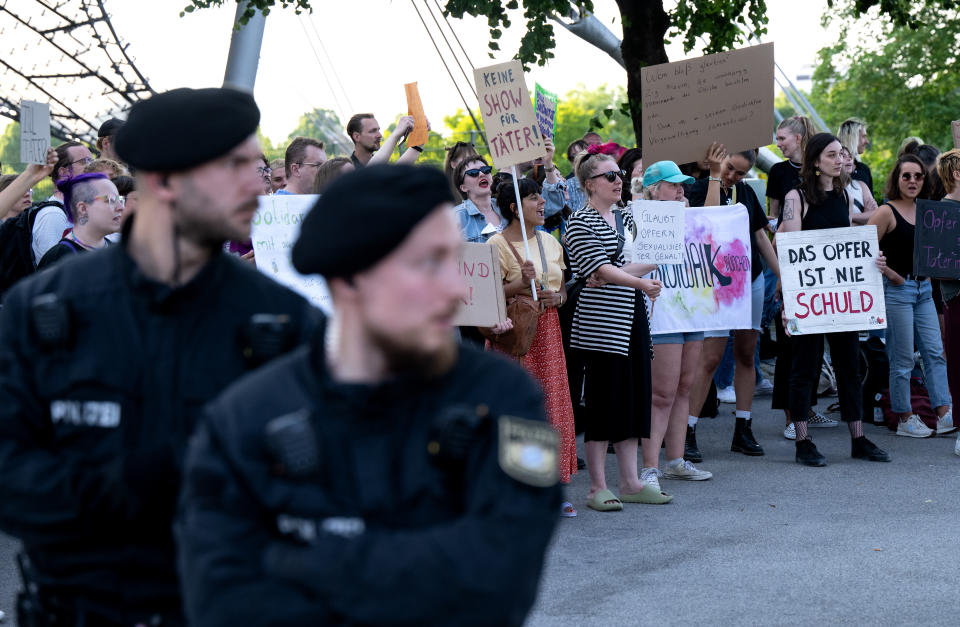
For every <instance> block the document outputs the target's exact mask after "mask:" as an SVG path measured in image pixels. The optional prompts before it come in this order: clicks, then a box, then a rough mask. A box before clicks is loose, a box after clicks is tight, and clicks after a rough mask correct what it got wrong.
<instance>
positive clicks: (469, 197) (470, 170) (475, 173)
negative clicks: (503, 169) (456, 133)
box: [453, 155, 506, 244]
mask: <svg viewBox="0 0 960 627" xmlns="http://www.w3.org/2000/svg"><path fill="white" fill-rule="evenodd" d="M453 172H454V174H453V180H454V183H456V186H457V190H458V191H459V193H460V197H461V198H463V202H462V203H460V204H459V205H457V206H456V207H454V208H453V211H454V214H455V215H456V216H457V220H458V221H459V223H460V230H461V231H462V232H463V239H465V240H466V241H468V242H479V243H481V244H482V243H484V242H486V241H487V240H488V239H490V236H492V235H493V234H494V233H499V232H500V231H502V230H503V227H504V226H506V225H505V223H504V221H503V216H502V215H501V214H500V210H499V209H498V208H497V203H496V202H494V200H493V190H492V186H491V183H492V180H493V177H492V176H491V175H490V173H491V172H493V168H491V167H490V166H489V165H487V161H486V159H484V158H483V157H481V156H479V155H476V156H473V157H469V158H467V159H466V160H464V161H462V162H461V163H460V165H458V166H457V167H456V169H455V170H454V171H453Z"/></svg>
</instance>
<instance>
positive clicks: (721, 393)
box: [717, 385, 737, 405]
mask: <svg viewBox="0 0 960 627" xmlns="http://www.w3.org/2000/svg"><path fill="white" fill-rule="evenodd" d="M717 400H718V401H720V402H721V403H730V404H731V405H732V404H733V403H736V402H737V393H736V391H734V389H733V386H732V385H731V386H730V387H728V388H722V389H719V390H717Z"/></svg>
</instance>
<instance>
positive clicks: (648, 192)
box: [634, 179, 663, 200]
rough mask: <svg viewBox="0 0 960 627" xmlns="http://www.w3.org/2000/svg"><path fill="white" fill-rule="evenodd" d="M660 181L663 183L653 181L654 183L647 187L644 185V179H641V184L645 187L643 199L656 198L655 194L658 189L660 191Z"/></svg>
mask: <svg viewBox="0 0 960 627" xmlns="http://www.w3.org/2000/svg"><path fill="white" fill-rule="evenodd" d="M634 180H636V179H634ZM660 183H663V181H657V182H656V183H653V184H652V185H647V186H646V187H643V179H640V186H641V187H642V188H643V199H644V200H656V198H654V195H655V194H656V193H657V192H658V191H660Z"/></svg>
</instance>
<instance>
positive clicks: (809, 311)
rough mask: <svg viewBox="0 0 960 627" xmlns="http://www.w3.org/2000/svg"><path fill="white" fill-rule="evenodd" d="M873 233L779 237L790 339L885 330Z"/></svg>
mask: <svg viewBox="0 0 960 627" xmlns="http://www.w3.org/2000/svg"><path fill="white" fill-rule="evenodd" d="M879 253H880V247H879V245H878V244H877V227H876V226H873V225H867V226H853V227H846V228H839V229H822V230H817V231H794V232H792V233H779V234H777V255H778V257H779V259H780V280H781V283H782V284H783V304H784V309H785V310H786V319H787V330H788V331H789V332H790V333H791V334H793V335H806V334H812V333H834V332H837V331H872V330H874V329H885V328H886V327H887V320H886V318H887V311H886V303H885V302H884V298H883V277H882V275H881V274H880V270H879V269H878V268H877V265H876V259H877V255H878V254H879Z"/></svg>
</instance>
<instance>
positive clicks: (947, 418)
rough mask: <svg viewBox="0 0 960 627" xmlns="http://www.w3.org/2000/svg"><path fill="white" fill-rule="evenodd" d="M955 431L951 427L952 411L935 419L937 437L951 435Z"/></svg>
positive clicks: (953, 427) (954, 428)
mask: <svg viewBox="0 0 960 627" xmlns="http://www.w3.org/2000/svg"><path fill="white" fill-rule="evenodd" d="M956 430H957V428H956V427H955V426H953V410H950V411H948V412H947V413H945V414H944V415H943V416H941V417H940V418H937V435H943V434H944V433H953V432H954V431H956Z"/></svg>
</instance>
